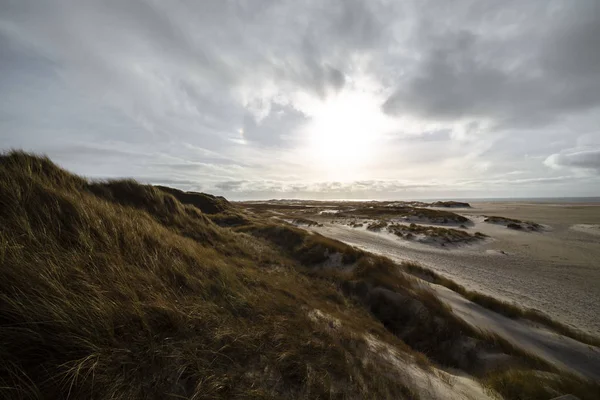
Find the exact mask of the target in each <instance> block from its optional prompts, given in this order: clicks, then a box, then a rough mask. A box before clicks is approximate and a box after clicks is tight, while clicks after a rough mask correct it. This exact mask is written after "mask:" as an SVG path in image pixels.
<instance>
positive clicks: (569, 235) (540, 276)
mask: <svg viewBox="0 0 600 400" xmlns="http://www.w3.org/2000/svg"><path fill="white" fill-rule="evenodd" d="M453 211H455V212H457V213H459V214H461V215H464V216H467V217H469V218H471V219H472V220H473V221H474V226H470V227H469V228H468V229H467V230H468V231H469V232H471V233H474V232H476V231H480V232H483V233H485V234H487V235H489V236H490V239H489V240H486V241H485V242H482V243H481V244H476V245H470V246H464V247H458V248H453V249H449V248H439V247H435V246H428V245H421V244H416V243H411V242H407V241H404V240H400V239H398V238H396V237H394V236H393V235H389V234H383V233H373V232H368V231H366V230H364V229H352V228H350V227H348V226H343V225H337V224H334V225H331V224H325V226H323V227H319V228H313V229H314V230H315V231H317V232H320V233H322V234H324V235H326V236H330V237H333V238H336V239H339V240H342V241H344V242H347V243H349V244H352V245H355V246H357V247H360V248H363V249H365V250H368V251H373V252H376V253H380V254H384V255H387V256H390V257H392V258H394V259H396V260H411V261H417V262H419V263H421V264H422V265H423V266H425V267H428V268H430V269H433V270H435V271H437V272H439V273H441V274H443V275H445V276H447V277H449V278H451V279H453V280H455V281H456V282H458V283H460V284H462V285H464V286H466V287H467V288H469V289H472V290H477V291H480V292H483V293H486V294H489V295H491V296H493V297H497V298H500V299H502V300H507V301H512V302H515V303H517V304H518V305H520V306H521V307H526V308H534V309H538V310H541V311H543V312H545V313H546V314H548V315H550V316H551V317H552V318H553V319H556V320H559V321H561V322H563V323H566V324H570V325H573V326H574V327H576V328H578V329H581V330H585V331H588V332H590V333H592V334H595V335H600V236H599V235H598V234H597V229H598V227H599V226H600V204H550V203H519V202H510V203H509V202H506V203H496V202H490V203H485V202H482V203H473V204H472V208H471V209H457V210H453ZM485 215H494V216H502V217H508V218H515V219H520V220H528V221H533V222H536V223H539V224H542V225H544V227H545V229H544V231H543V232H527V231H515V230H512V229H508V228H506V227H504V226H502V225H494V224H489V223H485V222H483V220H484V217H483V216H485Z"/></svg>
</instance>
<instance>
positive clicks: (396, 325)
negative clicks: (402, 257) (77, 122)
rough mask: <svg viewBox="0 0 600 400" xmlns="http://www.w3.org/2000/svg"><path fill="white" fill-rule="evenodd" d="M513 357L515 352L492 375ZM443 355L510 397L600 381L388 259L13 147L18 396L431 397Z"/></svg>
mask: <svg viewBox="0 0 600 400" xmlns="http://www.w3.org/2000/svg"><path fill="white" fill-rule="evenodd" d="M373 343H379V344H380V345H382V346H384V347H385V348H387V349H392V350H390V351H393V354H395V355H396V356H395V358H393V360H394V362H392V361H390V360H391V357H390V355H389V354H390V353H389V351H388V353H385V354H384V353H383V352H382V351H374V350H373ZM465 343H469V348H468V349H466V350H465V347H464V344H465ZM379 348H381V346H379ZM499 352H500V353H504V354H506V355H507V356H508V357H509V358H510V359H511V360H513V361H514V362H511V363H510V364H509V365H507V366H503V367H502V369H495V370H493V371H491V372H489V373H488V372H486V373H485V374H484V373H482V372H481V371H483V370H484V369H483V368H482V362H483V359H482V358H480V357H479V354H488V353H493V354H497V353H499ZM398 360H401V362H400V361H398ZM515 365H518V366H519V369H518V370H515V369H514V368H513V367H514V366H515ZM439 366H443V367H453V368H460V369H461V370H463V371H466V372H468V373H470V374H472V375H474V376H476V377H477V378H478V379H480V381H481V382H482V383H483V384H485V385H486V386H487V387H488V390H489V391H490V393H501V394H503V395H504V396H505V397H506V398H536V399H537V398H540V399H541V398H548V397H549V395H554V394H556V393H559V394H562V393H571V392H574V393H576V394H577V395H578V396H580V397H581V398H583V399H585V398H590V399H591V398H593V397H592V396H591V394H592V393H596V389H597V388H598V387H597V386H596V385H593V384H591V383H589V382H584V381H580V380H578V379H577V378H574V377H572V376H570V375H564V374H559V375H557V371H556V370H555V369H554V368H553V367H552V366H550V365H547V364H545V363H544V362H541V361H540V360H537V359H535V358H533V357H530V356H528V355H527V354H524V353H522V352H520V351H519V350H518V349H516V348H513V347H511V346H509V345H507V344H506V343H503V342H502V341H499V340H497V339H496V338H490V337H488V336H486V335H485V334H483V333H482V332H479V331H477V330H475V329H473V328H471V327H470V326H468V325H466V324H464V323H463V322H462V321H460V320H459V319H457V318H455V317H454V315H453V314H452V312H451V310H449V309H448V307H446V306H444V305H443V304H442V303H441V302H440V301H439V300H438V299H437V298H436V297H435V296H434V295H433V294H432V292H430V291H427V290H426V289H425V288H424V287H423V286H422V284H419V283H417V282H416V280H415V279H414V278H411V277H409V276H408V275H405V274H404V273H402V272H401V270H400V268H399V267H398V266H397V265H396V264H394V263H392V262H391V261H390V260H388V259H385V258H382V257H376V256H373V255H370V254H368V253H364V252H362V251H360V250H358V249H355V248H352V247H349V246H347V245H345V244H343V243H341V242H338V241H335V240H332V239H328V238H325V237H323V236H320V235H318V234H309V233H308V232H306V231H304V230H302V229H299V228H296V227H293V226H290V225H288V224H285V223H282V222H277V221H272V220H266V219H265V218H257V217H256V216H254V215H253V214H252V213H250V212H246V211H243V210H241V209H238V208H237V207H236V206H235V205H233V204H231V203H229V202H227V201H226V200H225V199H223V198H217V197H213V196H210V195H204V194H197V193H184V192H180V191H176V190H173V189H169V188H164V187H153V186H149V185H140V184H138V183H136V182H135V181H132V180H119V181H107V182H92V181H88V180H86V179H83V178H81V177H78V176H75V175H73V174H70V173H68V172H66V171H65V170H63V169H61V168H59V167H57V166H56V165H55V164H53V163H52V162H51V161H50V160H49V159H47V158H44V157H38V156H34V155H30V154H26V153H23V152H11V153H8V154H4V155H1V156H0V398H7V399H170V398H171V399H182V398H185V399H215V398H244V399H271V398H273V399H275V398H277V399H279V398H289V399H305V398H306V399H309V398H310V399H318V398H322V399H369V398H370V399H413V398H419V397H421V398H429V395H428V394H423V393H422V388H423V386H422V385H419V384H417V383H415V381H414V379H416V377H418V376H421V375H422V374H430V376H431V379H438V381H440V382H446V381H447V379H446V380H443V379H441V378H439V377H438V375H439V374H440V372H439V370H438V369H437V367H439ZM415 368H418V369H419V370H420V371H421V373H419V374H421V375H419V374H415V373H413V374H412V375H411V374H409V373H408V372H407V371H414V369H415ZM538 370H543V371H546V372H545V375H544V376H545V380H544V382H543V383H540V384H539V385H537V384H536V383H535V382H532V380H531V376H532V374H535V373H537V372H536V371H538ZM435 371H438V372H435ZM486 371H487V370H486ZM411 377H413V378H414V379H413V378H411ZM554 377H556V378H554ZM443 384H444V385H446V386H444V387H447V390H449V391H451V390H452V385H451V384H450V383H448V382H446V383H443ZM515 387H518V388H521V389H520V390H519V391H517V392H519V393H529V394H531V396H530V397H519V396H520V395H519V396H517V395H514V394H513V393H515V390H514V388H515ZM448 397H451V396H448Z"/></svg>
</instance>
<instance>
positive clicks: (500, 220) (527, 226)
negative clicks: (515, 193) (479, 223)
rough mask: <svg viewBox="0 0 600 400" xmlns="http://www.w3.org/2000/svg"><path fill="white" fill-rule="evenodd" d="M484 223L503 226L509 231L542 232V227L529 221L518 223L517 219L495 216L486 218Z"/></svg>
mask: <svg viewBox="0 0 600 400" xmlns="http://www.w3.org/2000/svg"><path fill="white" fill-rule="evenodd" d="M484 222H487V223H490V224H497V225H504V226H506V227H507V228H509V229H514V230H519V231H520V230H528V231H535V232H538V231H540V230H542V228H543V227H542V225H540V224H538V223H535V222H531V221H520V220H518V219H513V218H506V217H496V216H486V217H485V219H484Z"/></svg>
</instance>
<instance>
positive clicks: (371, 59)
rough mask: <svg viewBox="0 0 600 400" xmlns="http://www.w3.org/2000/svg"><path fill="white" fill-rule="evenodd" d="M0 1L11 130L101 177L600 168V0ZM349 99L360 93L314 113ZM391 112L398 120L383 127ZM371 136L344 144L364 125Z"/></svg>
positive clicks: (237, 189)
mask: <svg viewBox="0 0 600 400" xmlns="http://www.w3.org/2000/svg"><path fill="white" fill-rule="evenodd" d="M0 10H1V12H0V72H1V74H0V90H1V91H2V93H3V96H2V97H0V142H1V143H2V145H3V146H6V147H13V148H14V147H17V148H19V147H21V148H24V149H25V150H32V151H36V152H44V153H48V154H49V155H50V156H51V157H53V158H55V159H57V161H59V162H60V163H61V165H64V166H65V167H67V168H69V169H71V170H73V171H74V172H77V173H81V174H84V175H86V176H110V177H118V176H133V177H141V178H140V179H146V180H149V178H148V177H152V179H150V180H152V181H154V180H156V182H157V183H160V182H163V183H164V182H172V183H173V185H179V186H181V187H182V188H195V187H202V188H203V190H214V191H216V192H223V193H252V194H253V195H257V196H258V195H259V194H260V193H271V194H285V193H312V194H319V195H321V194H325V193H332V196H337V197H344V193H346V194H357V193H360V195H361V196H365V197H369V193H371V194H373V195H376V196H380V197H386V196H394V195H396V194H398V195H400V194H407V193H417V194H421V193H425V191H428V190H430V191H432V193H436V194H437V193H440V192H439V190H446V191H447V193H451V190H454V189H452V188H455V189H456V190H462V189H461V188H464V187H468V188H469V190H471V189H472V190H475V191H477V190H479V192H480V193H484V194H486V193H488V192H487V188H489V187H490V185H495V186H494V187H498V188H501V187H502V185H505V186H506V189H505V191H506V192H507V193H510V194H512V190H513V189H508V188H509V187H512V188H523V187H525V186H527V187H531V188H532V189H531V190H532V192H535V190H540V191H541V190H544V187H546V186H550V185H546V184H547V183H549V182H554V183H555V184H556V185H559V184H560V185H563V186H564V189H560V190H562V191H563V192H564V193H588V192H589V189H588V188H589V187H592V186H593V183H594V182H595V181H594V180H593V179H595V178H593V177H591V175H590V174H589V171H598V168H597V164H595V160H596V159H595V158H593V157H594V156H593V154H592V155H590V154H588V153H586V152H589V151H595V150H594V149H597V148H598V145H600V141H599V140H598V136H599V135H598V131H597V126H598V124H599V123H600V53H599V52H598V51H597V38H598V37H599V36H600V6H599V3H598V2H597V1H594V0H581V1H578V2H573V3H568V4H567V3H566V2H564V1H561V0H548V1H546V0H532V1H528V2H523V1H517V0H508V1H503V2H479V1H473V0H458V1H455V2H452V4H451V5H450V4H446V3H444V2H439V1H434V0H425V1H416V0H415V1H412V0H409V1H403V2H392V1H388V0H372V1H366V0H348V1H338V2H322V1H317V0H299V1H293V0H282V1H275V0H256V1H252V2H238V1H233V0H206V1H200V2H198V1H187V0H183V1H178V2H159V1H154V0H131V1H127V2H122V1H115V0H108V1H103V2H86V1H75V0H49V1H45V2H27V1H12V2H3V3H2V5H1V6H0ZM532 21H533V22H535V23H533V22H532ZM344 98H346V99H347V98H357V99H358V100H360V101H357V102H355V104H359V105H360V106H355V107H353V108H351V109H349V110H346V109H344V110H342V111H343V112H339V115H337V116H335V118H328V116H327V115H323V113H320V112H319V110H324V109H329V110H334V111H335V110H337V111H339V107H336V103H335V102H336V100H340V99H344ZM365 99H367V100H368V104H366V102H365V101H363V100H365ZM353 104H354V103H353ZM373 110H374V111H373ZM369 113H370V114H369ZM382 113H385V115H382ZM365 114H368V115H365ZM374 114H377V115H374ZM318 118H320V119H321V120H322V121H321V122H324V123H321V124H316V123H315V121H316V119H318ZM340 119H341V120H342V121H340ZM344 119H345V120H344ZM383 120H385V123H386V126H385V128H386V129H385V132H383V133H381V132H379V130H380V129H379V127H373V126H371V125H376V124H378V123H379V122H380V121H383ZM349 121H350V122H349ZM364 121H367V122H365V123H362V122H364ZM319 126H326V127H327V129H321V130H319V129H316V128H315V127H319ZM388 128H389V129H388ZM311 129H313V130H314V132H313V131H311ZM381 130H383V129H381ZM317 131H318V132H317ZM329 131H334V132H329ZM327 135H329V136H330V137H329V139H330V140H325V139H328V137H327ZM361 135H362V136H364V137H365V138H368V139H369V140H357V138H358V139H360V138H359V136H361ZM321 136H324V137H323V138H321ZM332 137H333V138H334V139H333V140H332V139H331V138H332ZM367 142H368V144H369V146H366V145H365V146H362V145H360V146H358V147H359V148H358V149H356V152H355V153H356V154H354V155H353V156H352V157H350V159H348V156H347V154H349V153H351V152H350V151H348V149H349V148H352V143H367ZM323 143H327V145H326V146H323ZM323 147H324V148H323ZM355 147H356V146H355ZM363 147H364V148H363ZM564 149H572V150H564ZM344 153H345V154H346V156H344ZM579 153H582V154H579ZM583 153H585V154H583ZM548 154H552V156H550V157H548V156H547V155H548ZM338 156H339V157H338ZM359 159H360V162H359V161H358V160H359ZM336 160H341V161H340V162H337V161H336ZM544 160H545V161H544ZM342 161H343V162H342ZM548 165H551V166H553V167H554V168H548V167H547V166H548ZM559 168H563V169H565V168H570V169H573V171H570V172H573V173H574V174H576V175H577V176H578V179H577V180H573V182H572V184H571V182H569V181H568V180H564V177H565V176H567V175H568V174H567V173H563V172H564V171H559V170H558V169H559ZM350 170H351V172H352V173H349V172H348V171H350ZM515 170H520V171H526V172H525V173H523V174H521V175H519V178H520V179H521V181H517V180H507V181H503V180H502V179H503V178H501V177H502V176H504V175H506V174H507V173H510V172H511V171H515ZM578 171H579V172H578ZM344 174H347V175H352V176H345V177H344ZM580 175H581V176H580ZM583 175H585V176H583ZM586 177H587V178H586ZM586 179H587V180H586ZM494 181H496V182H498V184H494V183H493V182H494ZM466 182H468V184H467V183H466ZM536 185H537V186H536ZM499 190H500V189H499ZM515 190H517V189H515ZM518 190H522V189H518ZM452 193H454V192H452ZM523 193H525V192H523ZM407 195H408V194H407ZM307 196H308V195H307Z"/></svg>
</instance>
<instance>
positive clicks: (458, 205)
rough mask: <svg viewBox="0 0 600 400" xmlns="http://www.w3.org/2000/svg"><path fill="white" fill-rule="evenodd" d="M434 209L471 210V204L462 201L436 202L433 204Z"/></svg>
mask: <svg viewBox="0 0 600 400" xmlns="http://www.w3.org/2000/svg"><path fill="white" fill-rule="evenodd" d="M431 206H432V207H446V208H471V205H470V204H469V203H465V202H460V201H436V202H434V203H431Z"/></svg>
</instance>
